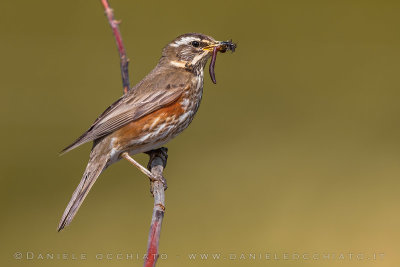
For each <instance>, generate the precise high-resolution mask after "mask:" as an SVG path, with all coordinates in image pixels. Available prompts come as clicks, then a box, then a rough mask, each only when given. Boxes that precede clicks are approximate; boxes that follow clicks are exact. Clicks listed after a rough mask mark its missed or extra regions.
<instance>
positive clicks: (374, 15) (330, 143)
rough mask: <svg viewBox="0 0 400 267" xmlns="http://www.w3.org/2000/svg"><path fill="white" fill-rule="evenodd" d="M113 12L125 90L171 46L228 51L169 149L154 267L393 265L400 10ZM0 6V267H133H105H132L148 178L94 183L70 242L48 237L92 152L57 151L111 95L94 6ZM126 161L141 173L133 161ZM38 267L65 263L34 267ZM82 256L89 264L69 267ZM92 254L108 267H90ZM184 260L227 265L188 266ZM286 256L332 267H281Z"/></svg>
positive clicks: (293, 4) (107, 48) (128, 5)
mask: <svg viewBox="0 0 400 267" xmlns="http://www.w3.org/2000/svg"><path fill="white" fill-rule="evenodd" d="M111 6H112V7H113V8H114V10H115V16H116V18H117V19H121V20H122V21H123V23H122V25H121V31H122V35H123V38H124V41H125V45H126V48H127V52H128V56H129V57H130V59H131V64H130V70H131V73H130V74H131V78H132V80H133V83H136V82H138V81H139V80H140V79H141V78H142V77H143V76H144V75H146V73H148V72H149V71H150V70H151V69H152V68H153V67H154V66H155V64H156V63H157V61H158V59H159V57H160V53H161V49H162V48H163V46H164V45H165V44H167V43H168V42H169V41H170V40H172V39H174V38H175V37H176V36H178V35H180V34H182V33H186V32H202V33H205V34H209V35H211V36H213V37H215V38H216V39H219V40H227V39H230V38H233V40H234V41H236V42H237V43H238V49H237V52H236V53H234V54H230V53H227V54H224V55H220V56H219V57H218V60H217V64H216V76H217V80H218V84H217V85H213V84H212V83H211V81H210V79H209V77H206V79H205V92H204V97H203V102H202V105H201V108H200V110H199V113H198V115H197V117H196V119H195V120H194V122H193V123H192V124H191V126H190V127H189V128H188V129H187V130H186V131H185V132H184V133H183V134H182V135H180V136H179V137H178V138H177V139H175V140H173V141H172V142H171V143H170V144H168V148H169V164H168V167H167V169H166V172H165V174H166V178H167V180H168V185H169V189H168V191H167V192H166V197H167V212H166V216H165V220H164V224H163V230H162V235H161V243H160V251H161V253H165V254H166V255H167V257H168V258H167V259H166V260H160V262H159V266H209V265H212V266H231V265H235V266H265V265H273V266H398V265H399V263H400V256H399V255H398V252H399V249H400V244H399V240H400V228H399V225H400V215H399V210H400V205H399V204H400V202H399V201H400V196H399V186H400V182H399V175H400V164H399V162H400V138H399V135H400V105H399V98H400V93H399V89H400V88H399V85H400V81H399V74H398V71H399V68H400V53H399V46H400V31H399V27H400V17H399V15H398V14H399V10H400V9H399V8H400V3H399V2H398V1H213V0H203V1H157V2H155V1H111ZM1 7H2V15H1V16H0V36H1V38H0V58H1V64H0V71H1V72H0V73H1V79H0V88H1V91H0V94H1V95H0V99H1V105H0V109H1V112H0V114H1V121H2V131H1V137H2V139H1V140H2V153H1V163H0V164H1V189H0V190H1V192H0V193H1V194H0V203H1V204H0V205H1V213H2V215H1V222H0V236H1V243H0V262H1V265H2V266H30V265H37V266H75V265H76V266H99V265H100V266H141V265H142V260H136V258H134V259H133V260H126V259H124V260H117V259H116V254H117V253H122V254H123V255H124V257H125V255H126V254H129V253H133V254H134V255H136V253H139V254H140V255H143V253H144V252H145V248H146V242H147V235H148V228H149V223H150V218H151V210H152V205H153V200H152V197H151V195H150V193H149V184H148V181H147V179H146V178H145V177H144V176H143V175H142V174H141V173H139V171H137V170H136V169H135V168H133V167H132V166H130V165H129V164H128V163H127V162H119V163H118V164H115V165H113V166H112V167H110V168H109V169H108V170H107V171H106V172H105V173H103V174H102V175H101V178H100V179H99V180H98V182H97V183H96V186H95V187H94V188H93V190H92V191H91V192H90V194H89V196H88V198H87V199H86V201H85V203H84V205H83V206H82V208H81V210H80V212H79V213H78V216H77V217H76V218H75V220H74V221H73V223H72V225H71V226H70V227H68V228H67V229H66V230H64V231H62V232H61V233H57V231H56V227H57V224H58V221H59V219H60V216H61V215H62V212H63V211H64V208H65V206H66V204H67V202H68V201H69V198H70V196H71V194H72V192H73V190H74V189H75V187H76V186H77V184H78V182H79V180H80V178H81V175H82V172H83V170H84V168H85V165H86V162H87V159H88V153H89V150H90V147H91V146H90V145H85V146H83V147H81V148H79V149H77V150H75V151H73V152H71V153H68V154H67V155H65V156H63V157H59V156H58V152H59V151H60V150H61V149H62V148H63V147H65V146H66V145H68V144H69V143H71V142H72V141H73V140H74V139H75V138H76V137H78V136H79V135H80V134H81V133H82V132H83V131H85V130H86V129H87V128H88V126H89V125H90V124H91V123H92V122H93V120H94V119H95V118H96V117H97V115H99V114H100V113H101V112H102V111H103V110H104V109H105V108H106V107H107V106H108V105H109V104H110V103H112V102H113V101H114V100H115V99H117V98H118V97H119V96H120V95H121V94H122V88H121V78H120V70H119V58H118V55H117V51H116V47H115V42H114V39H113V36H112V34H111V31H110V28H109V26H108V24H107V21H106V19H105V17H104V14H103V10H102V7H101V5H100V1H76V0H75V1H74V0H72V1H49V0H47V1H26V0H25V1H11V0H3V1H2V4H1ZM137 158H138V160H139V161H140V162H142V163H143V164H146V162H147V157H146V156H145V155H140V156H137ZM16 252H21V253H23V259H21V260H17V259H15V258H14V253H16ZM27 252H32V253H34V255H35V256H34V257H35V259H33V260H29V259H27V256H26V253H27ZM46 253H53V254H63V253H66V254H67V257H68V259H66V260H62V259H60V260H57V259H54V260H46V259H45V260H41V259H37V257H38V256H39V254H44V256H45V254H46ZM82 253H86V254H87V256H86V257H87V259H86V260H73V259H71V258H72V257H73V255H72V254H75V257H79V254H82ZM107 253H111V254H112V255H113V259H112V260H106V259H103V260H96V255H98V254H102V255H106V254H107ZM191 253H198V254H199V253H221V254H222V255H223V257H228V255H229V254H230V253H233V254H235V255H237V259H236V260H230V259H229V258H227V259H224V258H222V259H221V260H198V259H197V260H189V259H188V254H191ZM242 253H243V254H245V256H246V259H242V260H239V259H238V258H239V256H240V254H242ZM249 253H257V255H258V254H259V253H261V254H262V255H265V254H266V253H271V254H274V253H277V254H278V257H280V259H279V260H274V259H271V260H266V259H265V256H263V259H262V260H260V259H257V260H250V259H248V254H249ZM283 253H288V254H289V257H292V255H293V254H294V253H299V254H300V255H301V254H302V253H319V254H320V255H322V254H323V253H325V254H326V253H330V254H333V253H336V254H340V253H345V255H346V256H345V259H343V260H335V259H329V260H327V259H318V260H311V259H310V260H301V259H300V260H284V259H283ZM348 253H364V254H365V257H371V255H372V254H373V253H384V257H383V258H378V259H377V260H357V259H352V260H350V259H349V256H348ZM104 257H105V256H104ZM134 257H136V256H134ZM271 257H274V256H273V255H272V256H271Z"/></svg>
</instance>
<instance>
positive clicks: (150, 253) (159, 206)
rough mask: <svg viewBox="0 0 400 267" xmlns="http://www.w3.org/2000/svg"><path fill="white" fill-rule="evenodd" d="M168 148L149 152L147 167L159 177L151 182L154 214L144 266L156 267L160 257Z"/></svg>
mask: <svg viewBox="0 0 400 267" xmlns="http://www.w3.org/2000/svg"><path fill="white" fill-rule="evenodd" d="M167 152H168V149H167V148H165V147H162V148H160V149H157V150H152V151H149V152H147V154H149V156H150V160H149V164H148V165H147V168H148V169H149V170H151V173H152V174H153V175H154V176H156V177H159V178H158V179H157V180H155V181H152V182H151V191H152V193H153V197H154V206H153V216H152V218H151V225H150V232H149V238H148V241H147V256H146V257H145V260H144V265H143V266H144V267H154V266H156V262H157V259H158V245H159V242H160V234H161V224H162V221H163V218H164V212H165V192H164V191H165V188H166V185H165V184H164V183H163V181H165V179H164V177H163V176H162V174H163V170H164V168H165V166H166V165H167V158H168V154H167Z"/></svg>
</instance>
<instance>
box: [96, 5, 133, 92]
mask: <svg viewBox="0 0 400 267" xmlns="http://www.w3.org/2000/svg"><path fill="white" fill-rule="evenodd" d="M101 3H102V4H103V7H104V12H105V13H106V16H107V20H108V23H109V24H110V26H111V29H112V31H113V34H114V37H115V41H116V43H117V47H118V52H119V58H120V60H121V62H120V65H121V75H122V87H123V88H124V93H125V94H126V93H127V92H128V91H129V89H130V88H131V87H130V85H129V71H128V64H129V59H128V58H127V56H126V51H125V47H124V43H123V42H122V36H121V32H120V31H119V27H118V24H119V23H120V22H119V21H117V20H115V19H114V13H113V10H112V9H111V8H110V5H109V4H108V1H107V0H101Z"/></svg>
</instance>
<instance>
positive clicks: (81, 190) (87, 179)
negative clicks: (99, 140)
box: [58, 144, 108, 231]
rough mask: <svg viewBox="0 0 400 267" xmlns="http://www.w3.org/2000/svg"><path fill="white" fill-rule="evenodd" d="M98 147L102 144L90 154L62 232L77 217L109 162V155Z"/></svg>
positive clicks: (61, 227)
mask: <svg viewBox="0 0 400 267" xmlns="http://www.w3.org/2000/svg"><path fill="white" fill-rule="evenodd" d="M98 147H101V146H100V144H99V145H98V146H95V147H94V148H93V149H92V152H91V153H90V159H89V163H88V165H87V167H86V170H85V172H84V174H83V177H82V179H81V181H80V183H79V185H78V187H77V188H76V189H75V191H74V193H73V194H72V197H71V200H70V201H69V203H68V205H67V207H66V209H65V211H64V214H63V216H62V217H61V220H60V223H59V225H58V231H61V230H62V229H63V228H64V227H66V226H68V225H69V224H70V223H71V221H72V219H73V218H74V217H75V215H76V213H77V212H78V209H79V207H80V206H81V204H82V202H83V201H84V200H85V198H86V196H87V194H88V193H89V191H90V189H91V188H92V186H93V184H94V183H95V182H96V180H97V178H98V177H99V175H100V174H101V172H102V171H103V170H104V168H105V167H106V164H107V161H108V153H104V152H103V151H101V150H100V151H99V149H96V148H98ZM102 152H103V153H102Z"/></svg>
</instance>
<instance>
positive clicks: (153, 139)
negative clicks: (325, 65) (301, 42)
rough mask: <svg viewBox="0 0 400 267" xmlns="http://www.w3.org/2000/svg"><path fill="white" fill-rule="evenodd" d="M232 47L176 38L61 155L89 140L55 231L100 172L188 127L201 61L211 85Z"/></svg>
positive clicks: (199, 38) (209, 40) (192, 36)
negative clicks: (219, 59) (222, 55)
mask: <svg viewBox="0 0 400 267" xmlns="http://www.w3.org/2000/svg"><path fill="white" fill-rule="evenodd" d="M235 47H236V45H235V44H233V43H232V42H230V41H227V42H219V41H215V40H214V39H213V38H212V37H209V36H206V35H203V34H198V33H189V34H184V35H181V36H179V37H177V38H176V39H175V40H174V41H172V42H171V43H170V44H168V45H167V46H165V48H164V49H163V51H162V57H161V59H160V61H159V63H158V65H157V66H156V67H155V68H154V69H153V70H152V71H151V72H150V73H149V74H148V75H147V76H146V77H145V78H144V79H143V80H142V81H140V82H139V83H138V84H137V85H136V86H134V87H133V88H132V89H131V90H130V91H129V92H128V93H127V94H125V95H124V96H122V97H121V98H120V99H118V100H117V101H116V102H114V103H113V104H112V105H111V106H109V107H108V108H107V109H106V110H105V111H104V112H103V113H102V114H101V115H100V116H99V117H98V118H97V119H96V121H95V122H94V123H93V124H92V126H91V127H90V128H89V130H87V131H86V132H85V133H84V134H82V136H80V137H79V138H78V139H77V140H76V141H75V142H74V143H72V144H71V145H69V146H68V147H66V148H65V149H64V150H63V151H62V153H66V152H68V151H70V150H72V149H74V148H76V147H78V146H80V145H82V144H84V143H86V142H89V141H93V148H92V151H91V153H90V158H89V163H88V164H87V167H86V170H85V173H84V174H83V177H82V180H81V182H80V183H79V185H78V187H77V188H76V189H75V192H74V193H73V195H72V198H71V200H70V202H69V203H68V206H67V208H66V209H65V211H64V214H63V216H62V218H61V221H60V224H59V226H58V230H59V231H60V230H61V229H63V228H64V227H65V226H67V225H69V224H70V222H71V221H72V219H73V218H74V216H75V214H76V212H77V211H78V209H79V207H80V205H81V204H82V202H83V200H84V199H85V197H86V195H87V194H88V192H89V190H90V188H91V187H92V186H93V184H94V182H95V181H96V179H97V177H98V176H99V175H100V173H101V172H102V171H103V170H104V169H105V168H107V167H108V166H110V165H111V164H113V163H115V162H117V161H118V160H120V159H121V157H125V158H127V159H128V158H129V154H130V155H134V154H138V153H142V152H146V151H150V150H152V149H157V148H160V147H161V146H162V145H164V144H165V143H167V142H168V141H169V140H171V139H172V138H174V137H175V136H176V135H178V134H179V133H180V132H182V131H183V130H184V129H185V128H186V127H188V125H189V124H190V122H191V121H192V120H193V118H194V115H195V114H196V112H197V110H198V108H199V105H200V100H201V97H202V93H203V79H204V67H205V65H206V63H207V60H208V59H209V58H210V57H211V55H213V60H212V64H211V65H210V74H211V77H212V79H213V81H214V82H215V77H214V73H213V66H214V62H215V56H216V54H217V51H220V52H225V51H226V50H232V51H234V49H235ZM128 153H129V154H128ZM129 159H130V160H131V161H133V159H131V158H129ZM135 164H138V163H136V162H135ZM139 167H140V166H139ZM142 168H143V167H142ZM148 175H149V174H148ZM150 175H151V174H150ZM150 175H149V176H150Z"/></svg>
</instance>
